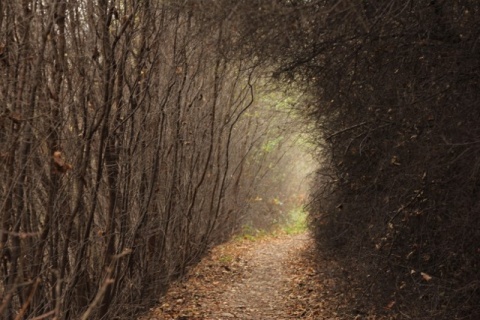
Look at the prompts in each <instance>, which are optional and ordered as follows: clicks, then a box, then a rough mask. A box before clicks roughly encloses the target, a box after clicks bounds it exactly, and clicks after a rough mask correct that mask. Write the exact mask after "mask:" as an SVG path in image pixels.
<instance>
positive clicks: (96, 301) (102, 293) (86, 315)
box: [80, 268, 115, 320]
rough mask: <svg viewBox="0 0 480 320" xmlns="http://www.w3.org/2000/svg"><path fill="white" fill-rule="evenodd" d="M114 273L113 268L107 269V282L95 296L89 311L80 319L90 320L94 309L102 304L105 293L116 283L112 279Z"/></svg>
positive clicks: (104, 282)
mask: <svg viewBox="0 0 480 320" xmlns="http://www.w3.org/2000/svg"><path fill="white" fill-rule="evenodd" d="M112 272H113V268H108V269H107V275H106V276H105V281H103V284H102V286H101V287H100V289H99V290H98V292H97V295H96V296H95V299H93V301H92V303H90V305H89V306H88V309H87V310H86V311H85V312H84V314H83V315H82V317H81V318H80V319H81V320H88V318H89V316H90V314H91V313H92V311H93V309H94V308H95V307H96V306H97V304H99V303H100V300H101V299H102V297H103V296H104V295H105V292H106V291H107V288H108V286H110V285H111V284H112V283H114V282H115V280H114V279H112V278H110V276H111V275H112Z"/></svg>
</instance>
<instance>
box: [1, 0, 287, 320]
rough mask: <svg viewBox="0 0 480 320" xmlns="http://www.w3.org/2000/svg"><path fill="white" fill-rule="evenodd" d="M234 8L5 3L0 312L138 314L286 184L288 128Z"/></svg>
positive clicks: (18, 315)
mask: <svg viewBox="0 0 480 320" xmlns="http://www.w3.org/2000/svg"><path fill="white" fill-rule="evenodd" d="M194 13H195V14H194ZM227 15H228V12H221V11H219V14H218V15H216V16H215V17H212V16H211V15H210V14H209V12H208V11H204V12H200V11H198V10H196V8H195V3H192V4H189V3H186V4H185V5H184V6H181V7H180V6H177V5H176V3H175V2H169V1H141V0H138V1H137V0H133V1H123V0H100V1H96V0H95V1H94V0H78V1H77V0H75V1H69V0H41V1H38V0H35V1H33V0H32V1H30V0H25V1H0V77H1V79H2V80H1V81H0V161H1V166H0V210H1V211H0V212H1V216H0V223H1V227H0V234H1V238H0V251H1V266H0V268H1V272H0V275H1V278H0V291H1V292H2V293H1V296H2V300H1V303H0V318H2V319H14V318H15V319H23V318H29V319H33V318H38V319H44V318H47V317H54V318H56V319H77V318H82V319H95V318H103V319H115V318H116V319H118V318H129V319H130V318H131V315H132V314H134V313H136V312H137V311H138V307H139V306H141V305H144V304H148V303H152V302H155V301H157V299H158V296H159V293H161V292H162V291H164V290H165V288H166V286H167V285H168V283H169V282H170V281H171V280H172V279H175V278H176V277H178V276H179V275H181V274H183V273H184V272H185V268H186V267H187V266H189V265H190V264H192V263H194V262H195V261H198V259H199V257H200V256H201V255H202V254H203V253H204V252H206V250H208V248H209V247H210V246H211V245H212V244H214V243H217V242H219V241H222V240H224V239H226V238H227V237H228V236H230V235H231V233H232V231H235V230H237V229H238V228H239V227H240V224H241V223H247V222H248V223H253V222H252V221H254V220H255V219H258V218H257V216H256V215H261V214H263V213H264V212H262V209H261V208H260V207H259V206H258V205H257V203H262V201H265V202H266V201H267V198H268V197H272V198H273V197H274V196H278V195H275V193H279V192H280V191H279V190H276V191H273V190H270V193H269V194H268V195H265V192H264V191H265V188H264V187H262V188H259V187H258V186H259V185H261V182H262V181H263V182H264V181H265V180H266V179H267V180H268V179H270V180H271V181H276V180H278V173H275V172H274V171H273V170H272V169H273V168H275V164H277V163H283V165H288V161H286V160H287V159H285V157H283V153H282V151H281V150H280V148H278V147H277V146H278V145H279V144H280V143H281V144H284V145H286V144H292V142H293V140H292V139H289V138H287V134H286V132H287V131H286V130H284V129H280V128H279V129H278V130H276V131H271V130H270V131H269V128H270V127H271V126H272V125H273V123H277V125H280V127H283V125H282V123H283V122H284V121H285V114H284V113H283V112H280V111H282V110H277V109H275V106H274V105H273V103H272V101H271V100H269V103H266V102H265V99H267V98H268V93H265V97H266V98H265V99H264V100H263V101H262V100H259V102H261V103H259V102H257V100H256V94H257V93H258V92H260V91H261V90H262V87H264V86H265V80H264V79H262V78H261V77H259V76H260V75H261V72H259V71H258V68H257V65H256V62H255V61H254V60H251V59H231V58H229V57H228V55H227V51H226V49H225V43H226V42H227V40H229V39H231V38H232V37H233V35H232V32H233V31H232V29H231V28H230V26H229V20H228V16H227ZM267 100H268V99H267ZM285 110H286V109H284V110H283V111H285ZM269 132H273V133H274V135H273V136H272V134H270V133H269ZM279 137H281V138H282V139H281V141H280V140H278V139H279ZM272 143H273V147H272ZM268 146H270V147H268ZM272 179H273V180H272ZM282 179H288V177H283V178H282ZM257 197H258V198H259V199H261V200H262V201H254V200H253V199H256V198H257ZM257 207H258V208H259V210H260V211H255V210H252V208H253V209H255V208H257ZM264 211H265V210H264ZM277 211H278V210H277ZM260 220H261V219H260Z"/></svg>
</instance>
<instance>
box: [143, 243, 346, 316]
mask: <svg viewBox="0 0 480 320" xmlns="http://www.w3.org/2000/svg"><path fill="white" fill-rule="evenodd" d="M312 242H313V241H312V239H311V238H310V236H309V235H308V234H299V235H282V236H269V237H266V238H262V239H256V240H248V239H243V240H235V241H232V242H229V243H226V244H224V245H221V246H218V247H216V248H214V249H213V250H212V251H211V252H210V254H209V255H208V256H207V257H205V258H204V259H203V260H202V261H201V262H200V263H199V264H198V265H197V266H195V267H194V268H193V269H192V270H190V271H189V274H188V276H187V277H186V279H185V280H184V281H182V282H178V283H176V284H174V285H173V286H172V287H171V288H170V290H169V291H168V293H167V294H166V296H164V297H162V298H161V300H160V305H159V306H157V307H155V308H152V309H151V310H150V312H149V313H148V314H147V315H144V316H142V317H141V318H140V319H139V320H160V319H176V320H187V319H188V320H194V319H195V320H196V319H211V320H213V319H219V320H223V319H252V320H253V319H255V320H256V319H265V320H270V319H280V320H281V319H341V318H338V317H336V312H335V311H331V312H330V311H329V310H326V307H327V304H324V303H323V302H322V303H317V301H318V300H319V299H321V295H322V292H323V293H325V294H329V290H328V288H327V290H323V289H324V288H325V286H327V287H328V286H329V285H334V281H333V280H328V281H327V280H325V281H323V280H322V281H319V280H318V279H317V277H318V275H319V274H318V273H317V272H316V271H315V269H314V267H313V259H312V257H311V256H308V255H311V254H312ZM321 276H322V278H324V276H325V275H324V274H322V275H321ZM322 283H323V284H322ZM319 286H321V287H322V289H320V288H319ZM322 299H323V298H322ZM323 300H324V301H328V298H327V299H323ZM331 306H332V308H331V309H332V310H333V309H334V308H335V307H338V305H334V304H331ZM327 309H328V308H327Z"/></svg>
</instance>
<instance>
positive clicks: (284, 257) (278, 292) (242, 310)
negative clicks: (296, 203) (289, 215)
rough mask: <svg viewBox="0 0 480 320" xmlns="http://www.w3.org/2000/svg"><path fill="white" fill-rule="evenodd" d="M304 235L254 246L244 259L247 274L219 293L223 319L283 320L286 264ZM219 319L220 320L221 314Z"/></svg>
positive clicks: (287, 285)
mask: <svg viewBox="0 0 480 320" xmlns="http://www.w3.org/2000/svg"><path fill="white" fill-rule="evenodd" d="M308 240H309V239H308V237H307V236H306V235H297V236H293V237H287V238H281V239H276V240H274V241H269V242H265V243H262V244H260V245H258V246H257V247H255V248H254V249H253V250H252V251H251V252H250V254H249V255H248V256H247V257H246V259H247V260H248V261H249V263H248V264H249V268H248V271H247V272H245V274H244V276H243V279H242V281H239V282H236V283H233V284H232V285H231V287H230V288H228V289H227V291H226V292H225V293H224V294H223V296H222V298H223V299H222V300H223V301H225V302H226V303H225V304H224V305H223V306H222V309H223V310H221V311H223V313H222V314H223V316H229V317H230V318H234V317H235V318H239V319H265V320H267V319H287V318H290V316H288V312H287V311H288V306H287V305H286V301H288V299H287V297H288V294H289V288H290V280H291V279H290V278H289V277H288V271H287V270H286V269H287V268H286V265H287V264H288V262H289V260H290V256H291V254H292V250H293V251H294V250H301V249H302V248H304V247H305V244H306V242H307V241H308ZM222 314H220V317H219V319H220V318H221V315H222Z"/></svg>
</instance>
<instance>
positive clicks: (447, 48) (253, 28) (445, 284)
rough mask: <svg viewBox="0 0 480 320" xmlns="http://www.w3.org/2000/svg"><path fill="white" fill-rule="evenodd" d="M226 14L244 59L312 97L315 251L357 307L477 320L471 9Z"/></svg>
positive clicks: (475, 25)
mask: <svg viewBox="0 0 480 320" xmlns="http://www.w3.org/2000/svg"><path fill="white" fill-rule="evenodd" d="M252 4H254V7H255V9H251V7H252ZM240 6H241V5H240ZM249 7H250V9H249ZM238 10H239V11H240V10H245V12H248V13H247V14H244V15H242V19H243V20H242V21H240V22H239V24H240V25H241V27H240V29H241V30H242V31H241V32H243V34H244V38H243V39H244V40H245V41H243V42H242V41H240V42H239V43H241V46H242V49H243V50H244V52H245V53H250V54H255V55H258V56H260V57H262V58H265V59H267V60H268V61H270V63H273V64H274V65H275V66H276V68H277V69H276V70H277V72H276V73H275V75H277V76H280V77H282V78H283V79H284V80H285V81H287V82H291V81H296V82H297V83H300V84H301V85H303V87H304V88H305V90H306V91H307V92H309V93H310V94H311V97H312V99H311V101H312V103H311V104H310V105H309V106H308V105H307V106H306V107H305V108H304V111H305V113H306V114H307V115H308V116H309V117H310V118H311V119H313V120H314V121H315V123H316V128H317V144H318V145H319V146H320V147H321V148H322V152H321V154H320V155H319V159H320V161H321V162H322V163H323V165H322V168H321V169H320V170H319V171H318V174H317V179H316V184H315V186H314V192H313V195H312V203H311V205H310V214H311V218H312V222H313V227H314V229H315V232H316V237H317V240H318V243H319V248H320V250H324V249H325V248H326V247H328V248H333V249H334V250H333V251H332V252H334V253H335V254H337V255H338V256H342V257H343V258H344V259H345V260H344V261H348V260H349V259H350V262H351V264H349V267H350V269H352V272H353V273H352V274H351V276H352V279H355V281H364V282H365V292H364V293H363V298H364V299H365V300H367V301H370V302H371V301H373V300H376V299H377V298H378V297H375V298H371V296H370V294H373V293H374V292H378V291H377V289H379V290H380V292H381V296H380V298H379V299H377V302H379V303H380V306H384V307H386V309H388V308H394V309H396V310H398V311H400V312H401V313H402V314H403V315H404V316H405V318H408V319H422V318H425V319H454V318H462V319H477V318H478V317H479V316H480V308H479V305H478V301H479V300H480V296H479V290H480V276H479V273H478V268H479V262H480V254H479V251H480V249H479V245H478V244H479V243H480V219H479V208H480V197H479V191H480V189H479V186H480V184H479V181H480V171H479V159H480V144H479V141H480V108H479V103H480V95H479V93H480V90H479V70H480V69H479V67H480V55H479V53H480V46H479V43H478V41H479V36H480V28H479V27H480V15H479V10H480V5H479V3H478V2H477V1H443V0H433V1H415V0H410V1H375V0H367V1H360V0H359V1H343V0H339V1H320V0H313V1H293V0H291V1H281V0H279V1H272V2H268V3H267V2H262V1H245V2H244V7H241V9H238ZM352 266H353V267H352ZM355 269H357V270H356V271H355ZM368 297H370V298H368Z"/></svg>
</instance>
